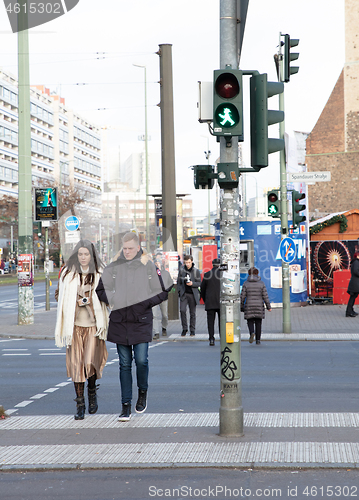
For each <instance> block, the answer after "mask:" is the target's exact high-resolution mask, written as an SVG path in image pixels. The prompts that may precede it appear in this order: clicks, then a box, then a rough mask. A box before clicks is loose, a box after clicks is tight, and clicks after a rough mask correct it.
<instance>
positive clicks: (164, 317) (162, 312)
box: [153, 252, 172, 339]
mask: <svg viewBox="0 0 359 500" xmlns="http://www.w3.org/2000/svg"><path fill="white" fill-rule="evenodd" d="M154 263H155V266H156V267H157V269H159V270H160V271H161V276H162V279H163V283H164V285H165V288H166V289H168V287H170V286H171V284H172V278H171V275H170V273H169V272H168V271H167V270H166V268H165V266H164V258H163V254H162V253H160V252H157V253H156V256H155V262H154ZM160 325H161V327H162V336H163V337H167V326H168V300H164V301H163V302H161V303H160V304H158V305H157V306H155V307H154V308H153V328H154V334H153V338H154V339H155V338H157V339H158V338H159V336H160Z"/></svg>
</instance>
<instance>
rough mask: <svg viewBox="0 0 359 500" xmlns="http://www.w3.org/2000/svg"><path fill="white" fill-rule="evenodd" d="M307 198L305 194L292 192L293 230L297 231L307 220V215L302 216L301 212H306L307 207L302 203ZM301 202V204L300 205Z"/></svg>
mask: <svg viewBox="0 0 359 500" xmlns="http://www.w3.org/2000/svg"><path fill="white" fill-rule="evenodd" d="M304 198H305V193H299V191H292V218H293V228H294V229H295V228H296V227H298V225H299V224H300V223H301V222H304V221H306V220H307V218H306V216H305V215H300V214H299V212H301V211H302V210H305V208H306V206H305V205H302V201H301V200H304ZM299 202H300V203H299Z"/></svg>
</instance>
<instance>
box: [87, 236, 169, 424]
mask: <svg viewBox="0 0 359 500" xmlns="http://www.w3.org/2000/svg"><path fill="white" fill-rule="evenodd" d="M122 244H123V247H122V250H120V251H119V252H118V254H117V255H116V256H115V258H114V261H113V262H112V263H111V264H109V265H108V266H107V267H106V268H105V269H104V272H103V274H102V277H101V279H100V282H99V285H98V287H97V290H96V291H97V294H98V297H99V298H100V300H101V301H104V302H106V304H109V305H110V306H111V307H112V311H111V314H110V324H109V329H108V336H107V340H108V341H109V342H113V343H115V344H116V346H117V352H118V356H119V361H120V386H121V402H122V412H121V414H120V416H119V421H120V422H127V421H128V420H130V418H131V404H132V356H134V358H135V364H136V376H137V387H138V399H137V403H136V406H135V410H136V413H143V412H144V411H145V410H146V408H147V390H148V343H149V342H151V340H152V328H153V314H152V307H154V306H156V305H158V304H160V303H161V302H163V301H164V300H167V298H168V291H167V290H166V288H165V286H164V283H163V280H162V277H161V271H160V270H159V269H156V267H155V265H154V263H153V262H152V260H151V259H150V257H149V255H147V254H146V253H145V252H144V251H143V250H142V249H141V247H140V244H139V239H138V236H137V234H136V233H132V232H130V233H127V234H125V235H124V237H123V238H122ZM170 288H172V281H171V286H170Z"/></svg>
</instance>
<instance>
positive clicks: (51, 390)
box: [44, 387, 59, 392]
mask: <svg viewBox="0 0 359 500" xmlns="http://www.w3.org/2000/svg"><path fill="white" fill-rule="evenodd" d="M58 390H59V388H58V387H50V389H46V391H44V392H55V391H58Z"/></svg>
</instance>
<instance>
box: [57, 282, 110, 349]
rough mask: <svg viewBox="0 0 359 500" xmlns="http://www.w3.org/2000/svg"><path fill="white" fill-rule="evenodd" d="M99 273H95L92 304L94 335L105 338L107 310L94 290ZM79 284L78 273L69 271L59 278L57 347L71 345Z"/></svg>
mask: <svg viewBox="0 0 359 500" xmlns="http://www.w3.org/2000/svg"><path fill="white" fill-rule="evenodd" d="M99 280H100V275H99V274H95V283H94V288H93V289H94V291H93V293H92V297H91V300H92V304H93V309H94V313H95V319H96V337H99V338H100V339H101V340H106V338H107V328H108V310H107V306H106V304H105V303H104V302H100V301H99V299H98V297H97V293H96V292H95V290H96V288H97V285H98V282H99ZM79 285H80V275H79V274H77V273H74V272H70V273H69V274H68V275H67V276H66V277H65V279H62V278H59V300H58V305H57V320H56V328H55V344H56V346H57V347H64V346H65V345H66V346H68V345H71V343H72V335H73V331H74V322H75V314H76V303H77V301H76V299H77V290H78V287H79Z"/></svg>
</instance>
